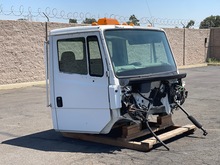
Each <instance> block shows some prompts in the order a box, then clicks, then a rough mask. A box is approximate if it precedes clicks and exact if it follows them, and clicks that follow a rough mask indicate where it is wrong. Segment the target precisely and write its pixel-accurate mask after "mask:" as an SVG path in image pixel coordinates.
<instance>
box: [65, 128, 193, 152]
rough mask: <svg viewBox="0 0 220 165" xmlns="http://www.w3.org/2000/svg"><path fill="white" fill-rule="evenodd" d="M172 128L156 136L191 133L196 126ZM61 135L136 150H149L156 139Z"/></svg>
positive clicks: (164, 137) (171, 136)
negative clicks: (137, 139) (140, 139)
mask: <svg viewBox="0 0 220 165" xmlns="http://www.w3.org/2000/svg"><path fill="white" fill-rule="evenodd" d="M173 128H174V130H171V131H168V132H165V133H163V134H161V135H159V136H158V137H159V138H160V139H161V140H162V141H164V140H168V139H170V138H173V137H175V136H178V135H181V134H183V133H186V132H189V133H192V132H194V131H195V129H196V127H195V126H194V125H185V126H182V127H177V126H174V127H173ZM62 134H63V136H65V137H69V138H74V139H79V140H85V141H90V142H96V143H101V144H107V145H113V146H118V147H124V148H129V149H133V150H138V151H149V150H150V149H151V148H152V147H153V145H155V144H156V143H157V140H156V139H155V138H154V137H151V138H148V139H145V140H142V141H135V140H126V139H125V138H113V137H108V136H103V135H91V134H77V133H62Z"/></svg>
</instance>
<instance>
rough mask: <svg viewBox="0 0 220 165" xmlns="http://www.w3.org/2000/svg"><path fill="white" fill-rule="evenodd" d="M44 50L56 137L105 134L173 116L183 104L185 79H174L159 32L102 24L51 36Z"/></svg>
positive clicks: (171, 61)
mask: <svg viewBox="0 0 220 165" xmlns="http://www.w3.org/2000/svg"><path fill="white" fill-rule="evenodd" d="M47 46H48V50H49V51H46V53H47V52H49V53H48V61H47V66H48V70H47V75H48V76H46V77H47V82H48V80H49V83H48V84H47V85H48V86H49V90H48V92H49V98H50V99H49V105H50V106H51V110H52V119H53V127H54V129H55V130H57V131H61V132H74V133H91V134H107V133H109V131H110V130H111V129H112V127H113V126H114V125H116V124H118V123H120V122H131V123H132V122H133V123H137V122H145V121H146V120H149V118H148V116H149V115H161V116H162V115H168V114H171V113H172V111H173V109H175V108H176V102H178V103H180V104H182V103H183V102H184V100H185V97H186V93H187V92H186V91H185V88H184V86H183V84H182V78H184V77H185V76H186V74H179V73H178V70H177V67H176V63H175V60H174V57H173V54H172V51H171V49H170V46H169V43H168V41H167V38H166V34H165V32H164V31H163V30H161V29H157V28H151V27H150V28H143V27H136V26H129V25H119V23H118V22H117V21H116V20H113V19H107V18H104V19H100V20H99V21H98V23H97V24H96V25H95V26H82V27H70V28H63V29H57V30H52V31H51V32H50V34H49V41H48V42H47V45H46V47H47ZM46 56H47V54H46Z"/></svg>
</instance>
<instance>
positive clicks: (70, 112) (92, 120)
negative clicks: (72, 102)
mask: <svg viewBox="0 0 220 165" xmlns="http://www.w3.org/2000/svg"><path fill="white" fill-rule="evenodd" d="M106 112H107V111H106V110H104V109H91V108H90V109H76V108H71V109H67V108H58V109H57V116H58V121H59V131H63V132H77V133H80V132H83V133H94V134H99V133H100V132H101V130H102V129H103V128H104V127H103V126H106V125H107V123H108V121H109V114H108V113H106Z"/></svg>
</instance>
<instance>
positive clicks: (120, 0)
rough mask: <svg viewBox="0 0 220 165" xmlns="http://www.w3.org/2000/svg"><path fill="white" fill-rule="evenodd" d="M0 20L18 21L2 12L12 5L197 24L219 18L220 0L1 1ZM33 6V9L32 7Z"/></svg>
mask: <svg viewBox="0 0 220 165" xmlns="http://www.w3.org/2000/svg"><path fill="white" fill-rule="evenodd" d="M0 5H1V8H0V19H18V17H19V16H17V17H13V16H12V15H10V16H6V15H4V14H3V13H2V12H1V11H3V12H5V13H6V14H7V12H9V11H10V10H11V7H12V6H13V10H14V11H15V13H16V12H17V11H19V9H20V6H21V5H22V6H23V10H24V11H25V12H26V13H27V12H28V9H29V11H31V12H33V13H36V12H37V11H38V8H40V9H41V10H40V11H45V9H46V8H47V7H49V8H50V10H49V8H48V10H47V11H50V13H51V11H52V9H54V8H55V9H57V10H54V11H55V12H56V11H58V12H60V11H62V10H63V11H65V14H67V13H70V12H72V13H75V16H77V15H76V13H78V17H79V14H80V13H83V14H84V16H85V14H86V13H87V16H88V17H89V16H91V17H92V16H95V17H105V16H110V15H111V16H115V15H118V16H123V17H126V18H127V17H129V16H130V15H132V14H135V16H136V17H137V18H138V19H141V18H143V17H147V18H148V19H149V20H150V19H151V20H153V19H157V18H160V19H162V20H163V19H171V20H180V19H181V20H191V19H192V20H195V21H196V22H197V23H199V22H201V21H202V20H203V19H204V18H206V17H208V16H210V15H220V0H136V1H134V0H133V1H131V0H0ZM29 7H30V8H29ZM51 19H52V21H56V22H65V21H66V22H67V20H62V19H60V20H57V19H54V20H53V18H51ZM33 20H34V21H42V18H40V17H38V18H33Z"/></svg>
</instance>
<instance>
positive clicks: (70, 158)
mask: <svg viewBox="0 0 220 165" xmlns="http://www.w3.org/2000/svg"><path fill="white" fill-rule="evenodd" d="M180 72H186V73H187V74H188V75H187V78H186V79H185V81H186V88H187V89H188V91H189V97H188V99H187V100H186V102H185V104H184V108H185V109H186V110H188V112H189V113H190V114H192V115H193V116H194V117H195V118H197V119H198V121H200V122H201V123H202V124H203V126H204V128H205V129H206V130H207V131H208V133H209V134H208V135H207V136H206V137H203V135H202V131H200V130H198V129H197V130H196V131H195V133H194V134H192V135H189V136H184V137H181V138H179V139H176V140H175V141H171V142H169V143H168V144H167V145H168V147H169V148H170V151H167V150H166V149H165V148H164V147H163V146H159V147H157V148H154V149H153V150H151V151H150V152H139V151H134V150H130V149H125V148H120V147H113V146H108V145H101V144H96V143H90V142H85V141H79V140H73V139H68V138H64V137H62V136H61V135H60V134H59V133H57V132H55V131H54V130H53V129H52V120H51V116H50V109H49V108H46V106H45V105H46V97H45V95H46V94H45V87H44V86H34V87H27V88H21V89H11V90H0V164H4V165H7V164H16V165H25V164H38V165H41V164H53V165H55V164H74V165H75V164H86V165H87V164H94V165H97V164H126V165H129V164H153V165H157V164H158V165H161V164H162V165H163V164H165V165H167V164H174V165H176V164H184V165H191V164H192V165H203V164H207V165H219V164H220V67H219V66H209V67H201V68H191V69H182V70H180ZM173 118H174V121H175V124H177V125H180V124H181V125H185V124H189V123H190V121H188V119H187V117H186V116H185V115H184V114H183V112H181V111H177V112H176V113H174V115H173Z"/></svg>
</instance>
